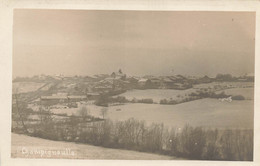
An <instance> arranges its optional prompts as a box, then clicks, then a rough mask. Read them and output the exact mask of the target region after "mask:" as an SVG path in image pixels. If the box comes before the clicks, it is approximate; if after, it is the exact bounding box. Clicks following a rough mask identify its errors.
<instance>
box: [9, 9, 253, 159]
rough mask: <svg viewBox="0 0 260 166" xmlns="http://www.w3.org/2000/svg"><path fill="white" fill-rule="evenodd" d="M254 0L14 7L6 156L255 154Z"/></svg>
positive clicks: (246, 156)
mask: <svg viewBox="0 0 260 166" xmlns="http://www.w3.org/2000/svg"><path fill="white" fill-rule="evenodd" d="M255 31H256V12H253V11H252V12H251V11H155V10H154V11H153V10H150V11H141V10H87V9H84V10H83V9H82V10H79V9H77V10H76V9H14V10H13V31H12V33H13V36H12V38H13V39H12V95H11V98H12V99H11V154H10V155H11V158H24V159H83V160H182V161H183V160H184V161H186V160H203V161H249V162H252V161H254V134H255V133H254V103H255V102H254V92H255Z"/></svg>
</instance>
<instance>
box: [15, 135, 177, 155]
mask: <svg viewBox="0 0 260 166" xmlns="http://www.w3.org/2000/svg"><path fill="white" fill-rule="evenodd" d="M23 148H25V149H23ZM66 149H69V150H70V152H69V153H67V154H66V155H54V154H53V155H48V154H44V155H41V154H37V153H34V154H32V155H31V154H28V153H26V152H29V151H34V152H35V151H40V150H43V151H45V152H47V153H48V152H49V151H50V152H56V151H65V150H66ZM22 150H23V152H22ZM72 154H75V155H72ZM11 156H12V157H14V158H62V159H65V158H68V159H110V160H112V159H124V160H171V159H178V158H175V157H172V156H163V155H157V154H150V153H143V152H136V151H130V150H120V149H109V148H103V147H97V146H93V145H86V144H76V143H72V142H61V141H51V140H46V139H41V138H35V137H29V136H26V135H19V134H14V133H12V149H11Z"/></svg>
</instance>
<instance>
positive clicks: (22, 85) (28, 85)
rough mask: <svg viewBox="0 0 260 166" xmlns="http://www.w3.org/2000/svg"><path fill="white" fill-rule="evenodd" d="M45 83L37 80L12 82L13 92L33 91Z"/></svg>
mask: <svg viewBox="0 0 260 166" xmlns="http://www.w3.org/2000/svg"><path fill="white" fill-rule="evenodd" d="M44 84H45V83H37V82H13V93H27V92H33V91H36V90H37V89H39V88H40V87H42V86H43V85H44Z"/></svg>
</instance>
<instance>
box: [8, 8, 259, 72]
mask: <svg viewBox="0 0 260 166" xmlns="http://www.w3.org/2000/svg"><path fill="white" fill-rule="evenodd" d="M13 35H14V36H13V76H14V77H15V76H32V75H37V74H51V75H52V74H64V75H75V74H77V75H94V74H100V73H112V72H113V71H117V70H118V69H119V68H121V69H122V70H123V72H125V73H126V74H128V75H151V74H152V75H172V74H183V75H209V76H215V75H216V74H217V73H230V74H233V75H242V74H245V73H253V72H254V49H255V47H254V43H255V42H254V36H255V13H253V12H165V11H164V12H158V11H88V10H28V9H19V10H18V9H16V10H15V11H14V33H13Z"/></svg>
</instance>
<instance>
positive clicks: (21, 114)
mask: <svg viewBox="0 0 260 166" xmlns="http://www.w3.org/2000/svg"><path fill="white" fill-rule="evenodd" d="M12 112H13V113H14V114H15V113H17V115H18V120H17V121H18V122H21V125H22V128H23V130H24V132H25V133H26V134H28V128H27V126H26V125H25V121H26V119H27V117H28V115H29V114H28V109H27V105H26V103H22V102H20V101H19V94H18V90H17V89H16V90H15V92H14V104H13V108H12ZM18 124H19V123H18Z"/></svg>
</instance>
